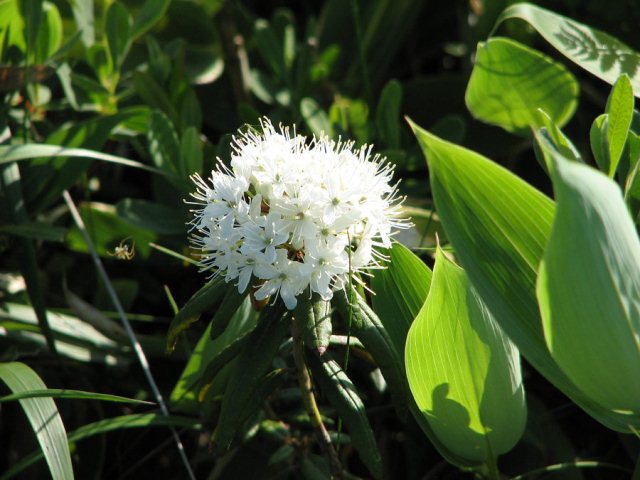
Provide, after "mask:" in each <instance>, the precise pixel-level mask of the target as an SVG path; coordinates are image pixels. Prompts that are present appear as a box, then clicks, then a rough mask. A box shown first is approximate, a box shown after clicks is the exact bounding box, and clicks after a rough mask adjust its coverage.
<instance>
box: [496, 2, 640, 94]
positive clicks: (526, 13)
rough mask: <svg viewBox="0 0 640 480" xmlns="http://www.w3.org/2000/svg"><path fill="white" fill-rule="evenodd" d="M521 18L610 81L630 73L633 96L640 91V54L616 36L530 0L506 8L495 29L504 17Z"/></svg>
mask: <svg viewBox="0 0 640 480" xmlns="http://www.w3.org/2000/svg"><path fill="white" fill-rule="evenodd" d="M510 18H520V19H522V20H524V21H525V22H527V23H529V25H531V26H532V27H533V28H535V29H536V30H537V31H538V33H540V35H542V36H543V37H544V39H545V40H546V41H547V42H549V43H550V44H551V45H553V47H554V48H556V49H557V50H558V51H559V52H560V53H562V54H563V55H564V56H566V57H567V58H568V59H569V60H571V61H572V62H574V63H576V64H577V65H580V66H581V67H582V68H584V69H585V70H587V71H588V72H589V73H591V74H592V75H595V76H596V77H598V78H601V79H602V80H604V81H605V82H607V83H609V84H611V85H613V84H614V83H615V82H616V80H617V79H618V77H620V75H622V74H623V73H626V74H627V75H629V79H630V80H631V85H632V86H633V91H634V94H635V96H639V95H640V69H638V66H639V65H640V54H639V53H638V52H636V51H635V50H633V49H631V48H629V47H628V46H627V45H625V44H624V43H622V42H621V41H620V40H618V39H617V38H615V37H613V36H611V35H609V34H607V33H604V32H602V31H600V30H597V29H595V28H591V27H589V26H587V25H585V24H583V23H580V22H576V21H574V20H572V19H570V18H568V17H564V16H562V15H558V14H557V13H555V12H551V11H549V10H545V9H544V8H541V7H538V6H536V5H533V4H531V3H525V2H522V3H516V4H514V5H511V6H510V7H508V8H506V9H505V10H504V12H502V14H501V15H500V17H499V18H498V20H497V21H496V26H495V27H494V30H495V29H496V28H497V27H498V26H499V25H500V24H501V23H502V22H504V21H505V20H507V19H510Z"/></svg>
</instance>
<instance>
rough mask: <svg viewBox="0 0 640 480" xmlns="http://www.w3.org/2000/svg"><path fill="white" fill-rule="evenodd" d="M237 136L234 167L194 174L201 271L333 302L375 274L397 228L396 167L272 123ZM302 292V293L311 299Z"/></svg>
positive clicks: (263, 295) (292, 301) (365, 151)
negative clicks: (362, 276) (358, 276)
mask: <svg viewBox="0 0 640 480" xmlns="http://www.w3.org/2000/svg"><path fill="white" fill-rule="evenodd" d="M261 127H262V132H256V131H249V132H247V133H243V134H240V135H239V136H238V137H235V138H234V145H233V149H234V152H233V154H232V157H231V161H230V167H229V168H227V167H226V166H224V164H223V163H222V161H220V163H219V166H218V168H217V169H216V170H214V171H213V172H211V176H210V177H209V179H208V182H207V181H205V180H203V179H202V178H201V177H200V176H199V175H197V174H196V175H194V176H193V177H192V178H193V181H194V182H195V184H196V192H194V193H193V194H192V197H193V198H194V199H195V201H194V202H193V203H194V204H195V205H197V208H196V209H195V210H193V213H194V219H193V220H192V221H191V225H192V244H193V246H194V248H196V249H198V250H200V251H201V252H202V260H201V264H202V268H203V269H204V270H212V271H213V275H223V276H224V278H225V280H226V281H227V282H236V285H237V287H238V290H239V291H240V293H242V292H244V291H246V289H247V287H248V286H249V285H251V286H252V288H253V295H254V296H255V298H256V299H257V300H264V299H267V298H269V297H274V298H275V296H277V295H279V296H280V297H281V298H282V300H283V302H284V304H285V306H286V307H287V308H289V309H293V308H295V305H296V303H297V297H298V296H299V295H301V294H306V295H310V294H311V292H316V293H318V294H319V295H320V296H321V297H322V298H324V299H326V300H329V299H331V297H332V296H333V292H334V291H335V290H337V289H341V288H344V286H345V284H346V283H347V281H348V279H349V276H350V275H353V274H354V273H358V272H363V271H365V270H368V269H371V268H379V267H380V260H381V259H384V256H383V255H382V253H381V252H380V249H382V248H386V247H389V246H390V245H391V237H392V235H393V234H394V233H395V231H396V230H397V229H399V228H406V227H408V226H409V222H408V220H407V219H403V218H401V217H400V212H401V210H400V207H401V204H402V200H403V199H402V198H401V197H399V196H398V193H397V188H396V187H397V185H396V184H391V180H392V176H393V166H392V165H390V164H388V163H386V162H385V161H384V159H383V158H380V157H379V156H377V155H374V156H372V154H371V147H367V146H364V147H362V148H360V149H354V145H353V143H351V142H345V143H343V142H333V141H331V140H329V139H328V138H326V137H322V138H313V139H312V140H311V141H310V142H307V141H306V138H304V137H302V136H300V135H295V134H294V135H293V136H291V135H290V133H289V130H288V129H286V128H282V127H280V129H279V130H276V129H275V128H274V127H273V125H271V123H270V122H269V121H268V120H266V119H265V120H263V121H262V122H261ZM305 292H306V293H305Z"/></svg>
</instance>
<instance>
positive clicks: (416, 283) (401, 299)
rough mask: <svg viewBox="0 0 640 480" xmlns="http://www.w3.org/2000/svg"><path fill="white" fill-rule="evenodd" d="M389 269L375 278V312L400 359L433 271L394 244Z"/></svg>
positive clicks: (373, 281)
mask: <svg viewBox="0 0 640 480" xmlns="http://www.w3.org/2000/svg"><path fill="white" fill-rule="evenodd" d="M388 255H389V263H388V264H387V268H385V269H383V270H376V271H374V272H373V274H374V276H373V278H372V279H371V288H372V290H373V292H374V293H375V295H373V296H372V297H371V299H372V302H373V310H374V311H375V312H376V314H377V315H378V317H380V321H381V322H382V324H383V325H384V327H385V329H386V330H387V332H388V333H389V336H390V337H391V339H392V340H393V343H394V345H395V347H396V349H397V350H398V353H399V354H400V356H402V355H403V352H404V345H405V343H406V340H407V332H408V331H409V328H410V327H411V323H412V322H413V319H414V318H415V316H416V315H417V314H418V312H419V311H420V309H421V308H422V305H423V304H424V301H425V300H426V298H427V294H428V293H429V286H430V285H431V270H429V267H427V266H426V265H425V263H424V262H423V261H422V260H420V259H419V258H418V257H417V256H416V255H415V254H414V253H412V252H411V250H409V249H408V248H407V247H405V246H403V245H401V244H399V243H394V244H393V246H392V247H391V249H390V250H389V251H388Z"/></svg>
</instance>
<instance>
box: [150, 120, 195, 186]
mask: <svg viewBox="0 0 640 480" xmlns="http://www.w3.org/2000/svg"><path fill="white" fill-rule="evenodd" d="M147 139H148V141H149V153H150V154H151V158H152V159H153V163H154V164H155V165H156V167H158V168H159V169H160V170H163V171H165V172H168V173H170V174H172V175H175V176H179V175H183V176H186V175H185V172H183V171H182V170H183V169H182V165H181V155H180V144H179V143H178V135H177V134H176V131H175V129H174V126H173V123H172V122H171V120H170V119H169V117H167V116H166V115H165V114H164V113H163V112H161V111H160V110H154V111H153V112H151V118H150V119H149V131H148V132H147Z"/></svg>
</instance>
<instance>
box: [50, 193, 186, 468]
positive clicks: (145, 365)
mask: <svg viewBox="0 0 640 480" xmlns="http://www.w3.org/2000/svg"><path fill="white" fill-rule="evenodd" d="M62 196H63V198H64V201H65V203H66V204H67V207H68V208H69V212H70V213H71V216H72V217H73V221H74V222H75V224H76V226H77V227H78V230H80V233H81V234H82V238H83V239H84V241H85V243H86V244H87V248H88V250H89V254H90V255H91V258H92V260H93V263H94V264H95V266H96V269H97V270H98V275H99V276H100V279H101V280H102V282H103V284H104V286H105V288H106V289H107V293H108V294H109V298H110V299H111V302H112V303H113V306H114V308H115V309H116V311H117V312H118V314H119V316H120V320H121V321H122V325H123V326H124V328H125V330H126V331H127V335H128V336H129V340H130V341H131V344H132V345H133V350H134V351H135V352H136V356H137V357H138V361H139V362H140V366H141V367H142V370H143V371H144V374H145V376H146V377H147V382H149V386H150V387H151V390H152V392H153V396H154V397H155V399H156V402H158V405H159V406H160V411H161V412H162V414H163V415H165V416H167V417H169V416H170V413H169V409H168V408H167V404H166V403H165V401H164V398H163V397H162V393H161V392H160V389H159V388H158V385H157V383H156V381H155V379H154V378H153V375H152V373H151V369H150V368H149V362H148V360H147V356H146V355H145V353H144V350H142V346H141V345H140V342H139V341H138V339H137V338H136V334H135V332H134V331H133V328H131V323H129V319H128V318H127V314H126V313H125V311H124V308H122V304H121V303H120V299H119V298H118V295H117V294H116V291H115V289H114V288H113V285H112V284H111V280H109V276H108V275H107V271H106V270H105V268H104V265H102V261H101V260H100V257H99V256H98V253H97V252H96V249H95V246H94V245H93V242H92V241H91V238H90V237H89V234H88V233H87V229H86V227H85V225H84V222H83V221H82V217H81V216H80V212H78V209H77V208H76V205H75V203H73V199H72V198H71V195H69V192H68V191H67V190H65V191H64V192H63V193H62ZM169 429H170V430H171V434H172V435H173V439H174V440H175V443H176V446H177V447H178V453H179V454H180V458H181V459H182V462H183V463H184V466H185V469H186V470H187V473H188V475H189V478H190V479H192V480H195V478H196V477H195V475H194V474H193V470H192V469H191V465H190V464H189V459H188V458H187V454H186V453H185V450H184V445H182V441H181V440H180V437H179V436H178V432H176V430H175V428H173V427H172V426H170V427H169Z"/></svg>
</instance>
